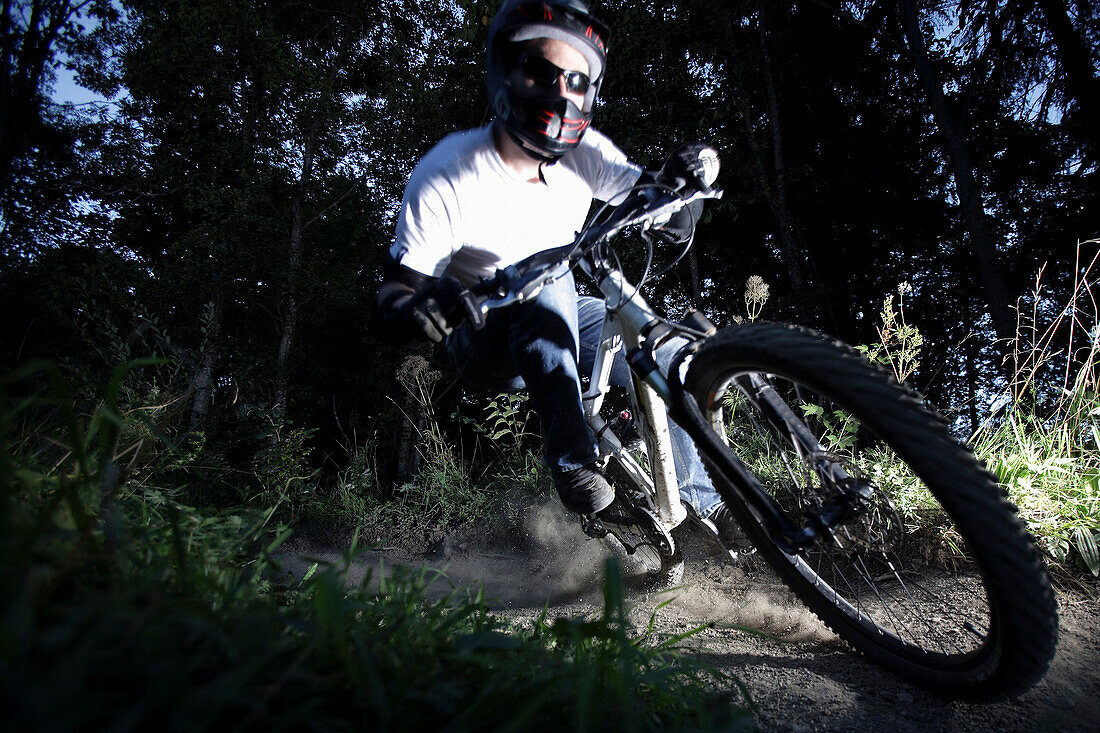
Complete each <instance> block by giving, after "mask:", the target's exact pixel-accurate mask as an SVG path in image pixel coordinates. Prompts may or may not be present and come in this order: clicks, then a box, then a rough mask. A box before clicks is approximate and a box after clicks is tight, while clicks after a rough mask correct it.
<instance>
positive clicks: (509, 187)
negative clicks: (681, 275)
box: [390, 125, 641, 284]
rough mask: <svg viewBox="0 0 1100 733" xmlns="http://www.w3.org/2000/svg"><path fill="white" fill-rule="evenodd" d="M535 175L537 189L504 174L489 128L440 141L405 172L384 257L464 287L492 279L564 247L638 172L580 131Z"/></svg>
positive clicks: (597, 137)
mask: <svg viewBox="0 0 1100 733" xmlns="http://www.w3.org/2000/svg"><path fill="white" fill-rule="evenodd" d="M542 174H543V177H544V178H545V180H546V182H545V183H542V182H538V183H531V182H529V181H527V180H524V179H523V178H522V177H521V176H519V175H518V174H516V173H515V172H514V171H513V170H512V169H511V168H509V167H508V166H507V165H505V163H504V161H503V160H501V157H500V155H499V154H498V153H497V151H496V146H495V145H494V144H493V136H492V128H491V125H490V126H486V127H481V128H477V129H474V130H467V131H465V132H457V133H454V134H452V135H448V136H447V137H446V138H444V139H443V140H442V141H440V142H439V144H437V145H436V146H435V147H434V148H432V149H431V150H430V151H429V152H428V154H427V155H425V156H424V158H423V159H421V161H420V162H419V163H418V164H417V166H416V168H415V169H414V170H413V173H412V177H411V178H410V179H409V183H408V185H407V186H406V187H405V195H404V198H403V199H402V201H401V212H400V214H399V215H398V219H397V238H396V241H395V242H394V243H393V246H392V247H390V254H391V255H392V256H393V258H394V259H395V260H397V261H398V262H399V263H400V264H402V265H404V266H406V267H408V268H410V269H412V270H416V271H417V272H420V273H422V274H425V275H431V276H433V277H440V276H442V275H443V274H444V271H445V270H446V271H447V274H449V275H454V276H456V277H458V278H459V279H460V280H464V281H466V282H467V284H469V282H470V281H471V277H472V276H471V273H473V272H478V271H480V272H482V273H484V274H491V273H492V272H493V271H494V270H495V269H496V268H498V267H506V266H508V265H511V264H513V263H515V262H518V261H519V260H521V259H523V258H524V257H527V256H529V255H532V254H534V253H535V252H541V251H543V250H546V249H550V248H552V247H560V246H562V245H565V244H569V243H570V242H572V241H573V238H574V236H575V235H576V233H577V231H578V230H579V229H580V228H581V226H582V225H583V224H584V219H585V217H586V216H587V214H588V209H589V206H590V205H591V203H592V199H598V200H600V201H608V200H611V199H612V198H613V197H615V196H616V195H617V194H620V193H622V192H623V191H625V190H626V189H628V188H630V187H631V186H633V185H634V184H635V183H636V182H637V180H638V176H639V175H640V174H641V168H639V167H638V166H636V165H634V164H633V163H631V162H630V161H629V160H628V159H627V157H626V155H625V154H624V153H623V152H622V151H621V150H619V149H618V148H617V147H615V145H614V144H613V143H612V142H611V141H610V140H609V139H608V138H607V137H605V136H604V135H602V134H600V133H599V132H598V131H596V130H593V129H589V130H588V132H587V133H585V136H584V138H583V139H582V140H581V142H580V144H579V145H578V146H577V147H576V148H574V149H573V150H571V151H569V152H568V153H566V154H565V155H564V156H562V157H561V158H560V159H559V160H558V162H557V163H555V164H554V165H545V166H543V168H542ZM460 250H461V254H460V255H459V256H458V257H457V258H456V257H455V255H456V254H459V252H460ZM452 258H453V259H454V262H452ZM448 265H451V269H450V270H447V268H448ZM474 279H476V278H474Z"/></svg>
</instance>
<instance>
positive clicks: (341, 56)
mask: <svg viewBox="0 0 1100 733" xmlns="http://www.w3.org/2000/svg"><path fill="white" fill-rule="evenodd" d="M353 31H354V24H353V23H348V24H347V26H346V27H345V28H344V32H343V34H342V37H341V39H340V42H339V46H338V50H337V52H336V55H335V57H334V58H333V59H332V65H331V66H330V67H329V70H328V73H327V74H326V75H325V83H324V86H323V87H322V88H321V89H320V90H319V92H320V94H319V99H318V101H317V107H316V109H315V111H314V114H313V117H312V119H311V120H310V124H309V129H308V130H307V131H306V134H305V136H304V138H303V140H302V168H301V171H300V172H299V175H298V181H297V184H296V185H295V189H294V196H293V198H292V199H291V230H290V242H289V247H288V249H289V252H288V256H287V285H286V291H285V292H284V294H283V307H282V312H283V328H282V332H281V334H280V336H279V351H278V353H277V354H276V357H275V405H274V409H275V412H276V414H279V413H283V414H285V412H286V407H287V389H288V387H289V384H290V352H291V349H292V348H293V346H294V332H295V330H296V329H297V326H298V306H299V303H298V280H299V277H300V276H301V269H302V253H303V249H304V243H305V230H306V228H307V227H308V226H309V223H310V222H307V221H305V217H304V208H305V202H306V196H307V189H308V187H309V185H310V184H311V183H312V182H313V168H314V162H315V158H316V151H317V145H318V140H319V137H320V134H321V127H322V124H323V123H324V121H325V119H326V118H327V117H328V114H329V109H330V107H331V105H332V98H333V92H334V89H335V86H336V77H337V76H338V75H339V73H340V70H341V69H342V68H343V65H344V60H345V59H346V58H347V53H348V51H349V50H350V48H351V43H352V39H353V38H354V32H353Z"/></svg>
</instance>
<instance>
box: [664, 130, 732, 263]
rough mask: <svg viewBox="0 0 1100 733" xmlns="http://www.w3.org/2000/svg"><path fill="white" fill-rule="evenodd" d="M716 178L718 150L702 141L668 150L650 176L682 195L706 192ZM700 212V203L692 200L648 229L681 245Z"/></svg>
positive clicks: (687, 237) (696, 222)
mask: <svg viewBox="0 0 1100 733" xmlns="http://www.w3.org/2000/svg"><path fill="white" fill-rule="evenodd" d="M717 177H718V152H717V151H715V149H714V148H712V147H710V146H709V145H704V144H703V143H685V144H683V145H681V146H680V147H678V148H676V149H675V150H674V151H672V154H671V155H669V156H668V160H666V161H665V164H664V165H663V166H661V170H659V171H658V172H657V173H656V175H654V179H655V182H656V183H659V184H661V185H663V186H667V187H669V188H671V189H672V190H674V191H676V192H677V193H680V194H682V195H685V196H690V195H691V194H693V193H695V192H696V191H702V192H707V191H710V187H711V185H712V184H713V183H714V181H715V179H716V178H717ZM702 213H703V202H702V201H695V202H692V203H691V204H688V205H687V206H685V207H684V208H682V209H680V210H679V211H677V212H676V213H675V214H673V215H672V216H671V218H669V220H668V221H667V222H665V223H663V224H661V225H660V226H656V227H654V228H653V229H652V230H651V231H652V233H653V234H655V235H657V236H658V237H660V238H661V239H662V240H663V241H665V242H667V243H669V244H684V243H685V242H687V241H688V240H689V239H691V235H692V234H693V233H694V232H695V225H696V224H698V223H699V217H700V216H701V215H702Z"/></svg>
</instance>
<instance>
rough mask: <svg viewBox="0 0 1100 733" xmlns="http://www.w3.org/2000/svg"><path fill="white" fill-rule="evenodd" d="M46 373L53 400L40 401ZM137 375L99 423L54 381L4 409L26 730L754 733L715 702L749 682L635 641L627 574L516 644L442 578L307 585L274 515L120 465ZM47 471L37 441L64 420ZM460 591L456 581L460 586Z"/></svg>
mask: <svg viewBox="0 0 1100 733" xmlns="http://www.w3.org/2000/svg"><path fill="white" fill-rule="evenodd" d="M40 373H44V374H45V375H46V376H47V377H48V379H49V380H50V381H51V382H52V385H53V386H52V390H53V396H51V397H46V396H38V395H34V394H28V395H26V396H24V397H23V398H22V399H19V400H17V401H9V399H11V398H13V397H14V396H15V395H17V394H19V390H21V389H24V388H25V387H26V381H25V380H26V379H27V378H28V376H33V375H35V374H40ZM124 374H125V370H124V369H120V370H119V371H118V372H117V373H116V379H115V380H113V381H112V383H111V384H110V385H109V386H108V389H107V390H106V395H105V397H104V399H103V401H102V402H101V403H100V404H98V406H96V408H95V409H94V410H93V411H92V412H91V413H90V414H88V415H87V416H85V417H81V416H79V415H78V412H77V410H76V409H75V407H76V406H75V404H74V403H73V402H72V401H71V398H70V397H69V396H68V395H67V394H66V391H67V390H66V386H67V384H66V381H65V380H64V379H63V377H61V375H60V372H59V371H58V370H57V369H56V368H55V367H52V366H46V367H43V368H42V369H40V370H37V371H31V370H28V371H26V372H24V373H21V374H16V375H11V376H8V377H5V380H4V384H3V386H4V395H3V396H4V402H3V408H2V410H0V441H2V448H3V450H2V452H0V468H2V471H0V508H2V509H3V510H4V511H3V512H2V513H0V523H2V525H3V526H2V529H3V533H2V535H0V555H2V557H0V559H2V560H3V562H4V566H5V568H6V570H7V572H5V573H4V576H3V580H2V581H0V583H2V584H3V588H2V589H3V593H2V594H0V618H2V619H3V625H2V628H0V642H2V643H0V700H3V702H4V705H5V710H6V711H7V713H6V714H7V719H8V721H9V723H10V725H12V726H14V727H16V728H25V729H41V728H49V729H60V730H69V729H83V728H104V727H110V728H111V729H113V730H144V729H147V728H149V727H152V726H167V727H171V728H186V729H188V730H202V729H222V728H225V727H227V726H229V727H232V728H234V729H238V730H261V729H262V730H267V729H270V728H271V727H272V726H276V727H288V728H297V727H309V728H311V729H318V730H336V729H346V727H348V726H349V725H352V726H354V725H363V726H371V727H372V728H377V729H381V730H390V729H401V730H409V729H414V730H419V729H438V728H440V727H442V726H450V727H452V728H454V729H458V730H463V729H475V728H476V729H487V728H488V729H495V728H502V727H509V728H512V727H517V726H523V725H528V726H530V725H537V726H538V727H543V726H554V727H559V726H560V727H569V728H575V729H587V728H590V727H591V728H597V727H598V728H600V729H610V730H656V729H661V728H665V727H668V726H672V727H677V728H692V729H704V730H705V729H713V728H722V729H729V728H731V727H732V726H733V725H739V726H740V727H748V726H749V724H750V721H749V719H748V718H747V715H746V714H745V713H743V712H740V711H738V710H737V709H736V708H735V707H731V706H729V705H727V704H724V701H723V700H721V699H720V698H716V697H715V695H714V693H713V692H712V691H711V690H712V689H713V685H714V684H715V683H719V684H721V685H723V686H726V687H729V686H732V685H733V681H732V680H730V679H728V678H726V677H725V676H724V675H721V674H720V673H717V672H713V671H711V670H709V669H708V668H706V667H705V666H702V665H701V664H699V663H696V662H692V661H690V660H688V659H685V658H683V657H682V656H681V655H680V653H679V650H678V647H677V644H678V642H679V639H680V638H682V637H678V638H672V639H659V638H656V637H655V636H654V635H653V634H652V630H650V631H649V632H646V633H643V634H642V635H640V636H636V635H634V634H633V633H632V632H631V629H630V625H629V623H628V621H627V614H626V608H625V605H624V598H623V588H622V579H621V576H620V575H619V573H618V569H617V565H609V567H608V573H607V580H606V583H605V608H604V612H603V613H602V614H601V615H598V616H597V617H595V618H593V619H588V620H584V619H576V620H570V619H554V620H550V619H549V618H548V616H547V615H546V614H544V615H543V616H542V617H540V618H539V619H538V620H537V621H536V623H535V624H534V625H533V626H532V627H530V628H511V627H509V626H508V625H506V624H504V623H503V622H501V621H500V620H498V619H497V618H495V617H494V616H493V615H492V614H491V613H489V611H488V606H487V602H486V600H485V599H484V598H483V597H482V595H481V594H480V592H479V591H477V590H476V589H460V588H453V589H452V590H451V591H450V592H449V593H446V594H444V595H443V596H442V597H432V596H430V595H429V592H428V586H429V585H430V584H432V583H433V582H435V583H437V582H438V580H439V577H437V574H432V573H428V572H427V571H420V572H415V571H407V570H400V569H398V570H395V571H391V573H390V574H388V575H387V574H386V573H384V572H383V569H382V568H379V571H378V573H377V574H374V573H368V574H367V575H366V577H365V578H364V580H363V582H362V583H361V584H360V585H359V586H357V587H352V588H348V587H346V571H347V569H348V567H349V566H350V564H351V563H352V562H353V561H354V560H355V558H356V555H357V550H356V548H355V545H354V543H353V546H352V549H351V550H349V552H348V554H347V556H346V558H345V560H344V561H343V563H342V564H340V565H338V566H334V567H326V568H318V567H317V566H316V565H315V566H314V567H313V568H311V569H310V570H309V572H308V573H307V574H306V576H305V577H303V578H301V579H294V578H291V577H288V576H287V575H286V574H285V573H283V572H281V571H280V568H279V566H278V564H277V563H276V562H275V561H274V560H273V553H274V552H275V550H276V549H277V548H278V546H279V544H280V543H281V542H282V541H283V540H284V539H285V538H286V537H287V535H288V531H287V530H285V529H284V528H281V527H278V526H274V525H272V524H271V518H272V516H273V511H272V510H269V511H267V512H264V513H255V512H244V513H233V514H220V513H209V512H202V511H199V510H196V509H195V508H193V507H190V506H188V505H187V504H186V503H184V502H182V501H180V497H179V495H178V494H171V493H166V492H163V491H160V490H156V489H151V488H149V487H144V486H141V485H140V484H131V483H130V482H129V481H127V480H126V476H124V475H123V472H121V471H119V465H120V464H119V458H121V457H122V454H121V453H118V452H117V447H118V445H119V443H118V440H117V438H118V437H119V435H120V434H121V432H123V428H124V423H125V420H123V419H122V418H121V416H120V414H119V410H118V403H117V401H116V400H117V394H118V386H119V384H120V383H121V381H122V378H123V376H124ZM55 409H56V411H57V412H58V417H57V418H56V420H55V422H54V423H53V425H52V429H51V431H50V433H51V435H50V438H51V444H52V445H54V446H55V447H57V448H58V449H59V450H60V451H61V458H60V460H47V459H46V456H45V455H44V454H43V452H42V451H41V450H37V449H36V448H35V446H34V445H32V441H29V440H26V439H25V438H26V436H25V435H24V434H23V433H22V432H21V431H20V430H19V429H18V428H19V424H20V421H21V420H23V419H24V418H26V417H28V416H30V415H31V414H33V413H38V412H39V411H42V410H45V411H46V412H47V413H50V412H51V411H53V410H55ZM443 580H445V579H443Z"/></svg>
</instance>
